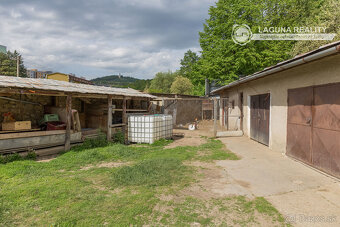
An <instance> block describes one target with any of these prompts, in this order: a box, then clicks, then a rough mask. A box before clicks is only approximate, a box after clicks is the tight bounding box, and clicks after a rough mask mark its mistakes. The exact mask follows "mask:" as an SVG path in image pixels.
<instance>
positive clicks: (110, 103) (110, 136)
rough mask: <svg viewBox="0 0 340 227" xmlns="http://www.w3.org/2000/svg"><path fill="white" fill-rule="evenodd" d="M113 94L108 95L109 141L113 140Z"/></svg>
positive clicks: (107, 135) (107, 134)
mask: <svg viewBox="0 0 340 227" xmlns="http://www.w3.org/2000/svg"><path fill="white" fill-rule="evenodd" d="M111 128H112V95H108V96H107V132H106V137H107V141H112V131H111Z"/></svg>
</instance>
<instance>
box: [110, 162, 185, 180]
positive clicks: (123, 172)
mask: <svg viewBox="0 0 340 227" xmlns="http://www.w3.org/2000/svg"><path fill="white" fill-rule="evenodd" d="M188 173H189V167H187V166H184V165H183V164H182V162H181V161H180V160H178V159H175V158H156V159H149V160H145V161H142V162H140V163H138V164H136V165H133V166H125V167H122V168H120V169H118V170H117V171H116V172H114V174H113V182H114V184H115V185H117V186H129V185H135V186H136V185H146V186H168V185H172V184H173V183H175V182H181V181H182V180H183V179H185V178H186V176H187V175H188Z"/></svg>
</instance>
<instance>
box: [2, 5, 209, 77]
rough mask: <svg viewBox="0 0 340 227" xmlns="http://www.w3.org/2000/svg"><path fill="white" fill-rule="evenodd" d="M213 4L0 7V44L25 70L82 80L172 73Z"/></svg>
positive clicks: (194, 44)
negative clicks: (15, 55)
mask: <svg viewBox="0 0 340 227" xmlns="http://www.w3.org/2000/svg"><path fill="white" fill-rule="evenodd" d="M214 4H215V1H214V0H0V29H1V31H0V45H5V46H7V49H8V50H11V51H14V50H18V51H19V52H20V53H21V54H22V56H23V59H24V64H25V66H26V67H27V68H36V69H39V70H51V71H55V72H63V73H75V74H76V75H77V76H84V77H86V78H88V79H92V78H97V77H101V76H106V75H112V74H119V73H120V74H122V75H126V76H133V77H136V78H140V79H151V78H152V77H153V76H154V75H155V73H157V72H160V71H168V70H172V71H175V70H176V69H178V68H179V67H180V59H181V58H183V56H184V53H185V52H186V51H187V50H188V49H191V50H193V51H199V50H200V46H199V41H198V39H199V35H198V33H199V31H202V30H203V23H204V21H205V19H207V18H208V16H209V15H208V10H209V7H210V6H212V5H214Z"/></svg>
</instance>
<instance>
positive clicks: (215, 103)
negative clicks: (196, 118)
mask: <svg viewBox="0 0 340 227" xmlns="http://www.w3.org/2000/svg"><path fill="white" fill-rule="evenodd" d="M217 111H218V110H217V98H214V137H216V135H217Z"/></svg>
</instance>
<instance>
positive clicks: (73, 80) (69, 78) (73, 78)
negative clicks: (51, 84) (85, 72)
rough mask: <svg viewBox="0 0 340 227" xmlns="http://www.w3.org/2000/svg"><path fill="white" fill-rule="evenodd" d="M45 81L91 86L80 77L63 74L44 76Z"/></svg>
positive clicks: (89, 82)
mask: <svg viewBox="0 0 340 227" xmlns="http://www.w3.org/2000/svg"><path fill="white" fill-rule="evenodd" d="M46 78H47V79H51V80H60V81H66V82H70V83H78V84H93V83H92V82H91V81H89V80H86V79H85V78H82V77H77V76H75V75H74V74H65V73H58V72H57V73H51V74H48V75H47V76H46Z"/></svg>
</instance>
